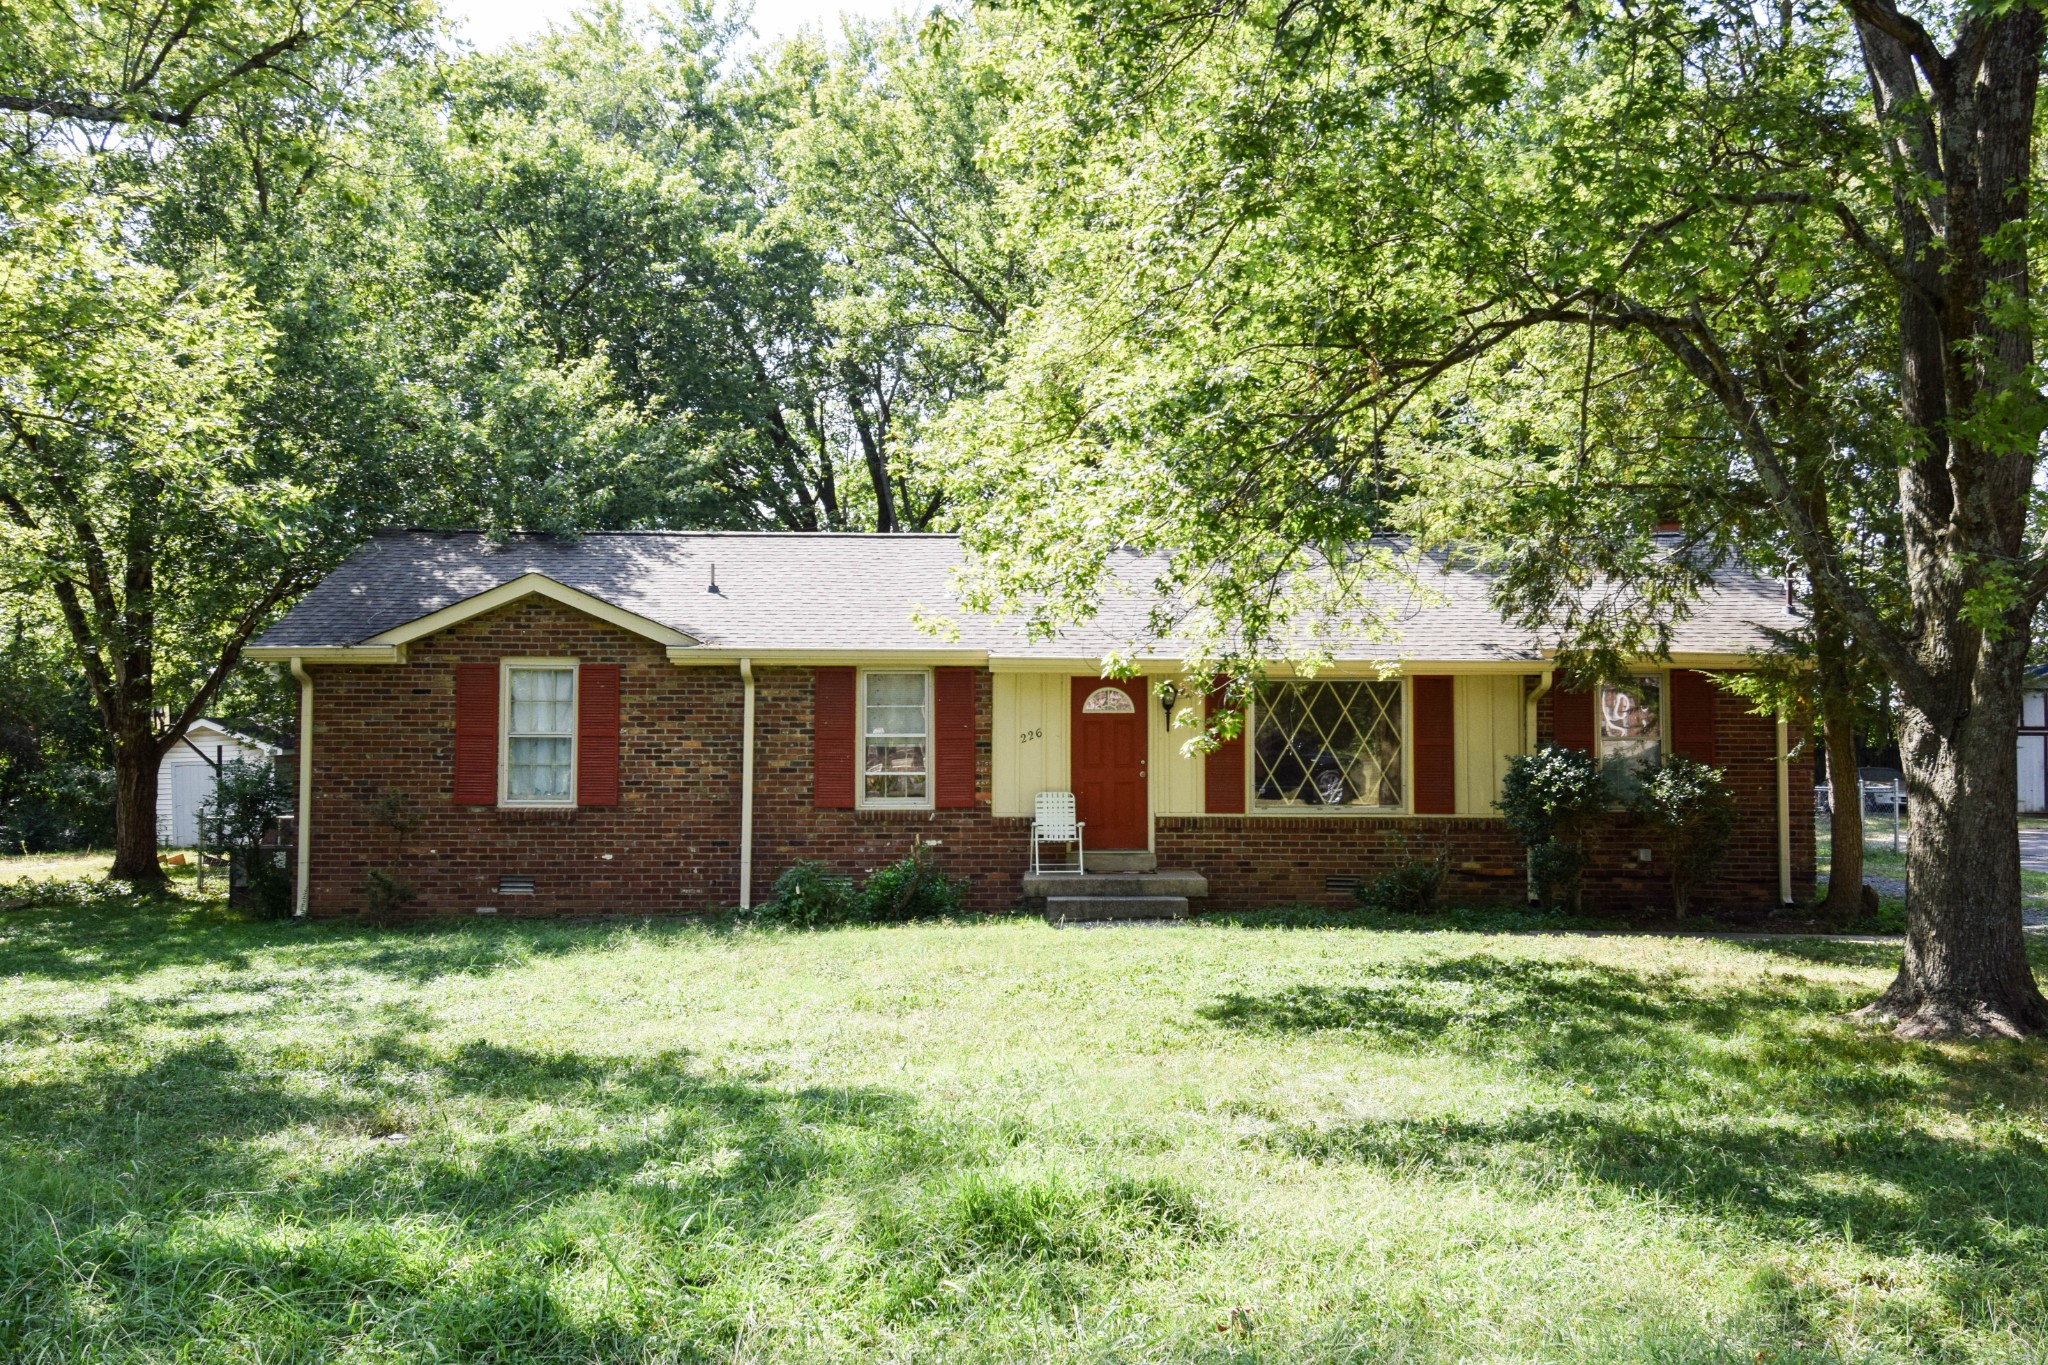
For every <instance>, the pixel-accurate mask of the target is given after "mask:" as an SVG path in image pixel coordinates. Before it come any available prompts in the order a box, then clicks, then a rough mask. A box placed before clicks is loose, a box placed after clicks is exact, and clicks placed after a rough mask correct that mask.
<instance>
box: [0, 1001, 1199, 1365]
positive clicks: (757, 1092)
mask: <svg viewBox="0 0 2048 1365" xmlns="http://www.w3.org/2000/svg"><path fill="white" fill-rule="evenodd" d="M128 1003H129V1002H119V1001H116V1002H110V1003H109V1006H108V1008H107V1010H106V1011H105V1012H104V1017H88V1018H85V1019H81V1020H76V1021H74V1022H75V1023H76V1024H77V1025H78V1027H77V1028H76V1029H75V1030H74V1031H73V1032H71V1033H69V1034H66V1035H65V1036H64V1037H63V1038H62V1039H60V1040H58V1046H54V1047H51V1046H46V1047H45V1048H43V1049H41V1050H39V1051H37V1052H35V1053H33V1054H24V1053H17V1054H16V1055H34V1056H36V1057H38V1058H39V1065H38V1068H37V1069H35V1070H24V1069H21V1068H16V1069H13V1070H11V1071H8V1070H0V1359H9V1360H12V1359H27V1358H32V1357H34V1358H55V1359H79V1360H86V1359H90V1360H95V1361H98V1360H107V1359H116V1358H124V1359H128V1358H132V1359H157V1358H165V1357H167V1356H170V1355H173V1354H175V1353H176V1352H177V1351H178V1350H180V1349H183V1347H184V1346H185V1344H186V1343H187V1342H188V1341H189V1340H190V1338H191V1337H192V1335H193V1334H194V1333H195V1332H197V1331H200V1330H202V1325H203V1330H204V1331H205V1333H206V1335H207V1336H208V1337H209V1338H210V1339H212V1340H215V1341H217V1342H235V1343H240V1347H239V1350H240V1353H241V1354H243V1355H246V1356H249V1357H252V1358H254V1357H261V1358H271V1357H272V1356H278V1357H286V1356H289V1357H291V1358H295V1359H329V1358H333V1359H341V1358H353V1354H352V1353H354V1354H369V1355H374V1356H378V1357H379V1358H383V1357H384V1356H385V1355H387V1354H390V1355H393V1356H394V1357H395V1358H435V1359H493V1360H547V1361H556V1360H560V1361H570V1360H576V1361H583V1360H593V1359H627V1358H630V1359H641V1358H662V1359H682V1360H689V1359H729V1358H731V1357H732V1356H733V1355H734V1354H735V1352H737V1351H739V1348H740V1345H741V1343H742V1342H743V1341H745V1340H750V1341H752V1342H753V1344H754V1346H757V1347H758V1346H759V1345H760V1333H761V1331H762V1330H763V1329H762V1327H761V1325H760V1324H761V1320H762V1317H763V1315H764V1313H766V1314H767V1315H768V1317H770V1318H771V1319H773V1320H774V1321H776V1322H777V1323H778V1324H780V1325H779V1326H778V1327H777V1329H776V1330H778V1331H797V1332H799V1333H800V1332H801V1331H802V1330H803V1329H804V1326H805V1324H807V1323H809V1322H811V1321H812V1320H813V1319H814V1318H815V1316H816V1315H817V1314H818V1313H819V1312H822V1311H823V1310H824V1309H825V1308H826V1307H827V1306H830V1305H834V1304H836V1305H838V1306H840V1307H853V1308H857V1309H858V1310H859V1311H860V1312H861V1313H862V1314H864V1315H866V1316H867V1317H869V1318H872V1319H876V1320H880V1321H910V1320H918V1321H920V1322H928V1321H931V1320H937V1321H940V1322H943V1321H945V1320H946V1319H947V1318H948V1316H949V1315H959V1314H962V1313H966V1312H969V1311H976V1312H985V1311H987V1310H986V1305H987V1304H990V1303H994V1304H1002V1305H1006V1306H1008V1307H1009V1308H1012V1309H1014V1310H1015V1311H1016V1312H1018V1313H1019V1314H1021V1315H1022V1316H1023V1317H1024V1318H1026V1319H1030V1320H1034V1321H1035V1320H1037V1319H1039V1318H1041V1317H1043V1316H1045V1315H1048V1314H1049V1315H1051V1316H1052V1317H1053V1318H1055V1319H1060V1318H1064V1317H1066V1316H1070V1315H1071V1310H1072V1306H1073V1305H1074V1304H1075V1303H1078V1302H1080V1301H1081V1300H1083V1299H1084V1298H1089V1297H1090V1296H1091V1295H1093V1294H1094V1293H1096V1292H1097V1291H1098V1290H1099V1289H1100V1288H1101V1287H1103V1286H1104V1285H1105V1284H1107V1283H1108V1282H1109V1280H1110V1279H1113V1278H1114V1277H1116V1276H1121V1275H1127V1274H1128V1273H1129V1272H1130V1268H1131V1267H1132V1266H1133V1265H1136V1264H1138V1263H1139V1262H1140V1261H1141V1260H1142V1259H1143V1257H1144V1256H1145V1255H1146V1254H1147V1253H1148V1250H1149V1249H1153V1248H1157V1247H1158V1246H1159V1245H1161V1244H1162V1243H1185V1242H1193V1241H1200V1240H1203V1239H1206V1238H1208V1237H1211V1236H1213V1235H1214V1234H1215V1228H1214V1226H1213V1224H1212V1223H1211V1222H1210V1221H1209V1220H1208V1219H1207V1217H1206V1216H1205V1215H1204V1214H1203V1213H1202V1211H1201V1209H1200V1207H1199V1205H1198V1204H1197V1202H1196V1201H1195V1200H1194V1198H1193V1197H1192V1196H1191V1195H1189V1194H1188V1193H1187V1192H1186V1191H1185V1190H1182V1189H1179V1188H1178V1187H1176V1186H1173V1185H1172V1184H1170V1183H1167V1184H1162V1183H1159V1182H1157V1181H1146V1180H1130V1179H1120V1178H1115V1177H1114V1176H1112V1175H1109V1174H1106V1173H1105V1174H1102V1175H1100V1176H1089V1177H1075V1176H1069V1177H1052V1176H1047V1177H1043V1178H1029V1177H1016V1176H1011V1175H1006V1174H1004V1173H1003V1172H1002V1167H1003V1165H1004V1163H1005V1161H1006V1160H1007V1159H1008V1157H1009V1155H1010V1154H1011V1152H1012V1151H1013V1149H1014V1148H1015V1146H1016V1145H1017V1144H1018V1143H1020V1142H1021V1141H1023V1140H1024V1137H1025V1135H1026V1134H1025V1130H1024V1128H1023V1127H1022V1126H1021V1125H1008V1124H1006V1125H1004V1126H1003V1127H1002V1128H1001V1129H996V1128H991V1127H989V1126H987V1125H975V1124H971V1123H966V1122H955V1121H951V1120H949V1119H948V1118H946V1117H945V1116H943V1115H933V1114H930V1113H927V1112H925V1111H922V1110H920V1109H919V1107H918V1106H917V1105H916V1104H915V1103H914V1102H913V1101H912V1100H911V1099H909V1098H908V1097H907V1096H905V1095H903V1094H901V1093H898V1092H895V1091H892V1090H888V1089H882V1088H876V1087H859V1086H819V1085H813V1086H801V1087H795V1088H786V1087H781V1086H777V1085H775V1084H773V1083H772V1082H771V1081H770V1080H769V1079H768V1078H766V1077H764V1076H759V1075H733V1074H726V1073H723V1072H717V1071H711V1070H709V1069H707V1068H706V1067H704V1066H703V1065H702V1064H700V1063H697V1062H695V1061H693V1059H692V1058H691V1057H690V1056H689V1055H688V1054H687V1053H685V1052H681V1051H671V1052H664V1053H661V1054H658V1055H653V1056H639V1057H615V1056H605V1055H593V1054H591V1053H589V1052H586V1051H583V1050H580V1049H578V1048H575V1047H573V1046H572V1047H564V1048H562V1049H560V1050H553V1051H545V1050H532V1049H526V1048H519V1047H511V1046H506V1045H504V1044H501V1043H495V1042H491V1041H488V1040H481V1039H470V1040H467V1041H462V1042H458V1043H451V1044H449V1045H446V1046H442V1045H438V1044H436V1043H434V1042H433V1041H431V1039H432V1033H431V1029H432V1020H431V1019H430V1018H429V1017H428V1016H427V1015H426V1014H425V1013H424V1012H423V1011H422V1010H421V1009H420V1007H418V1006H416V1005H414V1004H411V1003H398V1004H392V1005H385V1006H381V1007H378V1008H376V1009H374V1010H372V1011H370V1012H368V1015H367V1021H368V1025H369V1026H368V1027H363V1028H358V1029H350V1028H348V1027H340V1028H337V1030H336V1032H335V1034H334V1035H333V1036H332V1037H331V1038H328V1039H324V1040H321V1041H318V1042H313V1043H308V1042H305V1041H287V1042H279V1043H276V1044H275V1045H272V1044H269V1043H267V1042H266V1041H265V1040H264V1038H263V1035H262V1033H261V1030H260V1025H251V1024H249V1023H248V1022H247V1021H246V1020H245V1021H243V1027H242V1030H241V1031H240V1032H239V1033H237V1034H234V1035H232V1036H230V1037H223V1036H218V1035H216V1036H202V1037H196V1038H192V1039H191V1040H189V1041H186V1040H183V1039H176V1040H173V1041H172V1042H171V1043H170V1045H168V1046H166V1045H165V1043H164V1041H163V1038H162V1036H161V1035H160V1034H151V1033H145V1032H144V1026H145V1025H146V1024H149V1023H152V1022H161V1021H160V1020H152V1019H151V1018H150V1017H149V1015H150V1013H152V1012H153V1013H155V1014H162V1013H165V1012H175V1010H176V1008H177V1000H176V998H175V997H172V996H163V997H159V998H158V999H156V1000H155V1001H152V1002H149V1011H145V1012H142V1013H138V1012H135V1011H133V1010H131V1009H129V1008H127V1004H128ZM39 1041H41V1042H42V1043H44V1044H46V1045H47V1044H50V1043H51V1042H52V1040H51V1039H49V1038H43V1039H40V1040H39ZM961 1284H973V1285H974V1286H976V1289H975V1295H974V1297H973V1298H971V1299H965V1298H963V1297H962V1295H961V1294H960V1293H959V1291H958V1286H959V1285H961ZM778 1297H788V1298H789V1301H786V1302H780V1303H777V1302H776V1300H777V1299H778ZM771 1305H772V1306H771ZM794 1353H795V1354H797V1355H803V1354H806V1352H805V1351H803V1350H801V1349H799V1350H796V1351H795V1352H794Z"/></svg>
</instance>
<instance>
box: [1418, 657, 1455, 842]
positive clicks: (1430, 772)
mask: <svg viewBox="0 0 2048 1365" xmlns="http://www.w3.org/2000/svg"><path fill="white" fill-rule="evenodd" d="M1413 690H1414V695H1415V715H1414V718H1413V720H1412V721H1411V723H1410V725H1409V729H1408V734H1409V740H1410V742H1411V743H1412V744H1413V745H1414V747H1415V813H1416V814H1418V815H1456V814H1457V813H1458V758H1457V728H1456V727H1457V718H1456V715H1455V713H1456V711H1457V695H1458V693H1457V685H1456V684H1455V683H1454V682H1453V681H1452V680H1451V679H1449V678H1445V677H1424V678H1417V679H1415V685H1414V689H1413Z"/></svg>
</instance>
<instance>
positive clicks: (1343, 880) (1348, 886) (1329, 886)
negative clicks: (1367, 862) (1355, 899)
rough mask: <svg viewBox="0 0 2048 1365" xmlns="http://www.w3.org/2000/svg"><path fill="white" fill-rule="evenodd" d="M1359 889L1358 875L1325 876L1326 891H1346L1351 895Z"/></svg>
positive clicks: (1324, 888) (1324, 887) (1324, 886)
mask: <svg viewBox="0 0 2048 1365" xmlns="http://www.w3.org/2000/svg"><path fill="white" fill-rule="evenodd" d="M1357 889H1358V878H1356V877H1325V878H1323V890H1325V891H1341V892H1343V893H1344V894H1345V895H1347V896H1348V895H1350V894H1351V893H1352V892H1354V891H1356V890H1357Z"/></svg>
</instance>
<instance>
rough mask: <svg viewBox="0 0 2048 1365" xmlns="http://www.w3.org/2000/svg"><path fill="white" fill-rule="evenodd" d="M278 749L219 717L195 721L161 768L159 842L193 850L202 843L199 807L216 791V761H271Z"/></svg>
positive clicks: (158, 807) (158, 801) (158, 770)
mask: <svg viewBox="0 0 2048 1365" xmlns="http://www.w3.org/2000/svg"><path fill="white" fill-rule="evenodd" d="M278 753H279V750H278V747H277V746H276V745H275V744H267V743H265V742H264V741H262V740H260V739H257V738H256V737H255V736H254V735H245V734H242V733H241V732H240V731H238V730H230V729H229V728H228V727H227V726H225V725H222V724H221V723H220V722H219V721H217V720H201V721H195V722H193V724H192V728H191V729H189V730H187V731H186V732H185V737H184V738H183V739H181V740H179V741H178V742H177V743H176V744H175V745H173V746H172V747H171V751H170V752H169V753H167V754H165V755H164V761H163V764H162V766H161V767H159V768H158V769H157V773H156V837H157V842H158V843H161V844H163V845H165V846H166V847H169V848H191V847H193V846H194V845H195V844H197V843H198V842H199V807H200V806H201V805H202V804H204V803H205V801H206V799H207V798H208V797H210V796H212V795H213V779H214V773H215V772H216V771H217V769H216V765H217V764H226V763H233V762H235V761H237V760H240V761H241V762H244V763H254V762H257V761H259V760H263V761H267V760H270V759H274V758H276V757H277V755H278Z"/></svg>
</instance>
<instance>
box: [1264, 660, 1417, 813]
mask: <svg viewBox="0 0 2048 1365" xmlns="http://www.w3.org/2000/svg"><path fill="white" fill-rule="evenodd" d="M1402 710H1403V687H1402V683H1401V682H1400V681H1399V680H1398V679H1396V680H1393V681H1388V682H1380V681H1374V680H1369V679H1352V678H1331V679H1310V680H1306V681H1299V682H1271V683H1264V684H1261V686H1260V687H1259V690H1258V694H1257V696H1256V697H1255V698H1254V700H1253V704H1252V764H1251V767H1252V773H1251V780H1252V801H1253V803H1254V805H1256V806H1257V807H1259V808H1261V809H1267V810H1279V809H1300V808H1304V807H1308V808H1324V809H1335V810H1376V811H1394V810H1400V809H1401V808H1402V802H1403V799H1404V798H1403V794H1402V781H1401V773H1402V766H1403V765H1402V756H1401V750H1402V745H1403V742H1404V739H1405V736H1406V728H1405V726H1404V723H1403V720H1402Z"/></svg>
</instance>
